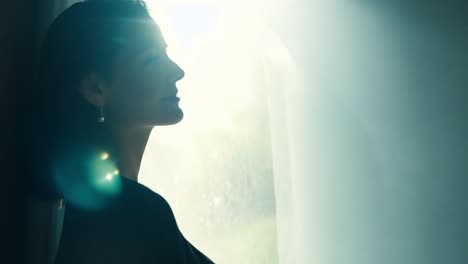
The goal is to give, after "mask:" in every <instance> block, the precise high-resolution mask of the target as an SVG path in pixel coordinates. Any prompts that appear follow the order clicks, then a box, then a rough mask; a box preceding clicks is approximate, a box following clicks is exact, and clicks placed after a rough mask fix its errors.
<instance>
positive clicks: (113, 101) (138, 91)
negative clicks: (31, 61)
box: [28, 0, 212, 264]
mask: <svg viewBox="0 0 468 264" xmlns="http://www.w3.org/2000/svg"><path fill="white" fill-rule="evenodd" d="M165 49H166V44H165V41H164V38H163V36H162V34H161V32H160V30H159V28H158V26H157V24H156V23H155V21H154V20H153V19H152V18H151V16H150V15H149V13H148V10H147V9H146V6H145V4H144V2H143V1H136V0H133V1H130V0H119V1H117V0H113V1H109V0H107V1H106V0H104V1H87V2H80V3H76V4H74V5H72V6H71V7H70V8H68V9H67V10H65V11H64V12H63V13H62V14H61V15H59V16H58V17H57V18H56V19H55V21H54V22H53V24H52V25H51V26H50V28H49V30H48V32H47V34H46V37H45V40H44V42H43V46H42V50H41V58H40V64H39V66H40V67H39V71H38V83H37V87H34V89H33V91H32V96H31V98H30V99H32V100H31V103H30V104H29V105H30V106H31V107H32V109H31V113H32V116H31V122H30V123H29V124H30V125H31V126H30V128H29V130H28V133H31V135H29V136H30V137H31V138H32V139H33V140H32V144H31V147H32V148H31V152H30V154H31V155H30V157H31V161H32V163H31V164H32V166H30V167H29V168H30V169H31V171H30V175H32V177H31V178H30V179H29V183H30V184H29V186H30V191H31V193H33V194H34V196H35V197H39V198H40V199H43V200H49V201H50V200H53V201H57V200H59V201H64V203H63V202H60V203H59V204H60V206H65V209H66V211H65V217H64V221H63V231H62V235H61V239H60V244H59V246H58V250H57V253H56V256H57V257H56V263H67V264H71V263H114V264H115V263H145V264H146V263H212V262H211V261H210V260H209V259H208V258H206V257H205V256H204V255H203V254H202V253H200V252H199V251H198V250H197V249H196V248H195V247H194V246H192V245H191V244H190V243H189V242H188V241H187V240H186V239H185V238H184V237H183V235H182V234H181V232H180V231H179V229H178V227H177V224H176V221H175V219H174V215H173V213H172V210H171V208H170V207H169V205H168V203H167V202H166V201H165V200H164V199H163V198H162V197H161V196H159V195H158V194H156V193H154V192H153V191H151V190H149V189H148V188H146V187H144V186H142V185H140V184H139V183H137V175H138V170H139V167H140V162H141V159H142V155H143V152H144V149H145V145H146V143H147V140H148V137H149V136H150V133H151V130H152V129H153V127H155V126H158V125H171V124H176V123H178V122H179V121H181V120H182V118H183V112H182V110H181V109H180V108H179V105H178V101H179V98H178V97H176V95H177V88H176V82H177V81H178V80H180V79H182V78H183V77H184V71H183V70H182V69H181V68H180V67H179V66H178V65H177V64H175V63H174V62H173V61H172V60H171V59H170V58H169V57H168V56H167V53H166V51H165Z"/></svg>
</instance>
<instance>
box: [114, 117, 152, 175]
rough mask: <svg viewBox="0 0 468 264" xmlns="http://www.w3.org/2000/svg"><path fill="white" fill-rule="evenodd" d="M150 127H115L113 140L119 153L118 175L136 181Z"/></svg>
mask: <svg viewBox="0 0 468 264" xmlns="http://www.w3.org/2000/svg"><path fill="white" fill-rule="evenodd" d="M151 130H152V127H124V126H123V127H115V128H113V135H114V140H115V141H114V142H115V144H116V146H117V152H118V155H119V161H118V164H117V166H118V168H119V171H120V175H122V176H124V177H126V178H129V179H131V180H133V181H138V173H139V171H140V164H141V160H142V158H143V153H144V152H145V147H146V143H147V142H148V139H149V136H150V134H151Z"/></svg>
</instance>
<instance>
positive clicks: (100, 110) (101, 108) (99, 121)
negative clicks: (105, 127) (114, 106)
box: [98, 106, 105, 123]
mask: <svg viewBox="0 0 468 264" xmlns="http://www.w3.org/2000/svg"><path fill="white" fill-rule="evenodd" d="M103 108H104V106H101V107H100V108H99V118H98V123H104V121H105V119H104V110H103Z"/></svg>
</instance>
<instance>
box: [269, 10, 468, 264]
mask: <svg viewBox="0 0 468 264" xmlns="http://www.w3.org/2000/svg"><path fill="white" fill-rule="evenodd" d="M467 11H468V8H467V5H466V4H464V3H462V2H461V1H447V2H436V1H424V2H423V1H410V2H408V1H391V2H388V1H385V2H382V1H378V2H375V1H374V2H371V1H326V2H325V1H297V2H295V3H294V4H292V5H291V7H290V8H289V9H287V10H284V13H283V14H282V15H278V18H281V19H278V20H274V19H273V21H272V22H271V23H272V25H274V28H275V29H277V31H278V32H279V34H280V36H281V38H282V39H283V40H284V42H285V43H286V45H287V46H288V47H289V48H290V50H291V53H292V54H293V57H294V58H295V59H296V61H297V63H298V69H299V72H300V75H301V76H302V81H301V84H300V86H299V88H298V89H292V87H291V86H290V85H289V83H288V82H283V83H282V84H281V87H279V88H278V89H272V90H271V92H272V94H273V95H271V96H272V97H274V98H276V100H271V105H270V109H271V110H270V116H271V119H272V122H273V123H274V124H276V125H274V126H273V127H272V129H273V130H274V131H273V132H274V133H276V135H277V136H276V137H273V145H274V148H273V149H274V152H275V155H276V157H277V158H276V159H275V177H276V179H275V183H276V184H277V185H279V186H276V190H277V196H276V197H277V205H278V206H280V208H278V209H279V211H280V213H279V214H278V218H279V219H278V223H279V225H280V226H279V230H280V231H281V230H283V232H279V233H280V237H279V240H280V241H279V245H280V256H282V257H283V258H282V262H281V263H325V264H342V263H343V264H345V263H346V264H354V263H356V264H358V263H359V264H363V263H369V264H371V263H383V264H384V263H389V264H390V263H401V264H406V263H407V264H410V263H411V264H422V263H425V264H427V263H430V264H432V263H434V264H435V263H451V264H462V263H467V262H468V251H467V250H466V245H468V228H467V224H466V223H467V222H468V203H467V202H466V201H467V198H468V197H467V194H466V190H465V189H466V186H468V180H467V178H466V175H467V174H468V167H467V163H466V158H467V153H466V149H468V148H467V147H468V139H467V137H466V135H467V134H468V121H467V119H466V112H467V111H468V106H467V104H466V102H467V99H468V93H467V91H466V83H467V82H468V79H467V76H468V64H467V62H468V60H467V59H468V56H467V52H466V47H467V44H468V37H467V34H466V27H467V24H466V19H464V18H466V16H467V14H468V12H467ZM285 18H290V19H285ZM304 25H307V26H304ZM273 82H275V81H273ZM281 212H282V213H281ZM284 230H287V231H284ZM281 233H287V235H283V236H281Z"/></svg>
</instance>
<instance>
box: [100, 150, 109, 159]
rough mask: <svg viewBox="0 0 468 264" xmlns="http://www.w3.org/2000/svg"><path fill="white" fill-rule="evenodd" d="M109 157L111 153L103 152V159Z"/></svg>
mask: <svg viewBox="0 0 468 264" xmlns="http://www.w3.org/2000/svg"><path fill="white" fill-rule="evenodd" d="M107 158H109V153H107V152H103V153H101V160H106V159H107Z"/></svg>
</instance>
